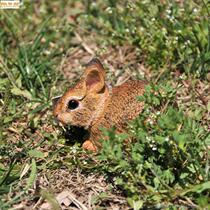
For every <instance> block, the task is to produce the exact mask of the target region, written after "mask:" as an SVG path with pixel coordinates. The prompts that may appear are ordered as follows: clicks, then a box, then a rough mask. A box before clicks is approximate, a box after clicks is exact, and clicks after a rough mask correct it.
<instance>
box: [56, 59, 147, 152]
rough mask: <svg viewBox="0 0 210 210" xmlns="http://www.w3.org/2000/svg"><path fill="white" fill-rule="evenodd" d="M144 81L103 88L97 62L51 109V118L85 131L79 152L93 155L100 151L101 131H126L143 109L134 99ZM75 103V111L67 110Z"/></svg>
mask: <svg viewBox="0 0 210 210" xmlns="http://www.w3.org/2000/svg"><path fill="white" fill-rule="evenodd" d="M145 84H146V83H145V82H144V81H133V80H129V81H127V82H125V83H124V84H122V85H120V86H116V87H113V88H112V89H111V88H109V87H108V86H107V85H106V84H105V71H104V68H103V66H102V64H101V63H100V61H99V60H98V59H93V60H91V61H90V63H89V64H88V65H87V68H86V70H85V73H84V75H83V77H82V79H81V80H80V81H79V83H77V84H76V86H75V87H74V88H70V89H69V90H68V91H67V92H66V93H65V94H64V95H63V96H62V97H61V98H60V99H59V100H58V102H57V104H56V105H55V107H54V110H53V113H54V116H55V117H56V118H57V119H58V120H59V121H60V122H61V123H63V124H71V125H74V126H79V127H85V128H86V129H88V130H89V132H90V139H89V140H86V141H85V142H84V143H83V148H85V149H88V150H92V151H96V150H97V148H99V147H100V144H99V142H98V140H99V139H100V138H101V137H102V134H101V130H100V128H101V127H105V128H111V127H112V126H115V127H116V130H117V132H123V131H126V127H127V123H128V121H130V120H132V119H134V118H135V117H137V116H138V114H139V113H140V112H141V111H142V109H143V103H142V102H139V101H138V100H137V96H140V95H142V94H143V93H144V86H145ZM72 99H74V100H77V101H79V107H78V108H76V109H75V110H69V109H68V102H69V100H72Z"/></svg>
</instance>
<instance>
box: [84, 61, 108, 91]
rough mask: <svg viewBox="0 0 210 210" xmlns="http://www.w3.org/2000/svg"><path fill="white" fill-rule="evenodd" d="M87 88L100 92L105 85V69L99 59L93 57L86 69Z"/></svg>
mask: <svg viewBox="0 0 210 210" xmlns="http://www.w3.org/2000/svg"><path fill="white" fill-rule="evenodd" d="M85 83H86V88H87V90H88V91H90V92H95V93H98V92H100V91H101V90H102V89H103V88H104V86H105V70H104V68H103V66H102V64H101V62H100V61H99V60H98V59H96V58H95V59H92V60H91V61H90V62H89V63H88V64H87V67H86V70H85Z"/></svg>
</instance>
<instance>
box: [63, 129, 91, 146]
mask: <svg viewBox="0 0 210 210" xmlns="http://www.w3.org/2000/svg"><path fill="white" fill-rule="evenodd" d="M62 128H63V129H62V130H63V135H64V137H65V139H66V144H67V145H72V144H74V143H76V142H78V143H82V142H84V141H85V140H86V139H88V138H89V132H88V130H86V129H85V128H84V127H78V126H72V125H65V126H62Z"/></svg>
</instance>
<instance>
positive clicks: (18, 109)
mask: <svg viewBox="0 0 210 210" xmlns="http://www.w3.org/2000/svg"><path fill="white" fill-rule="evenodd" d="M209 15H210V4H209V2H208V1H193V0H189V1H183V2H182V1H180V2H177V1H169V2H168V1H162V2H159V1H150V0H145V1H129V2H127V1H112V0H109V1H108V0H107V1H97V3H91V2H90V1H82V0H80V1H74V0H71V1H52V2H50V3H49V2H48V3H47V2H45V1H43V2H41V3H31V2H29V1H24V6H23V7H22V8H21V9H19V10H15V11H12V10H0V116H1V120H0V206H1V208H2V209H9V208H12V207H14V205H15V204H20V203H24V202H25V201H26V200H27V202H28V205H32V206H33V205H35V203H36V202H37V200H38V199H39V198H40V197H44V198H46V199H47V197H49V196H47V195H48V192H44V191H42V190H40V189H36V188H35V183H37V182H38V181H39V180H40V177H41V176H42V175H45V174H47V176H50V175H49V174H53V173H54V172H55V171H57V170H59V169H60V168H62V167H64V168H65V170H66V171H69V173H70V174H71V173H75V169H77V170H81V171H82V173H83V174H85V175H87V176H88V174H92V173H93V174H97V175H103V176H104V177H105V178H106V179H107V185H110V187H109V188H110V189H109V193H113V195H115V194H116V193H115V189H117V193H118V194H121V196H123V198H124V199H125V200H126V201H127V205H128V206H130V207H131V208H133V209H141V208H144V209H149V208H151V209H154V208H157V209H188V208H195V209H209V208H210V204H209V203H210V200H209V197H210V177H209V168H210V165H209V149H210V136H209V124H210V120H209V114H210V98H209V89H208V88H209V74H210V22H209V17H210V16H209ZM77 34H79V36H81V38H82V41H81V40H78V36H77ZM87 43H88V44H87ZM84 44H86V45H84ZM85 46H88V47H90V49H91V51H93V53H94V55H96V56H98V57H102V58H103V57H105V60H106V61H107V63H108V64H109V65H111V66H112V67H114V68H115V70H116V72H113V70H112V69H109V68H108V67H109V65H107V68H106V69H107V72H108V78H109V79H110V81H112V83H115V82H116V81H117V79H118V77H121V76H122V75H123V74H124V73H125V74H126V73H127V74H129V75H130V76H132V77H134V78H140V77H142V75H139V74H138V75H136V72H137V71H138V70H139V68H140V67H139V65H140V64H141V65H143V66H144V67H145V68H146V69H147V70H145V72H144V74H143V77H145V78H147V79H149V81H150V85H149V86H148V87H147V90H146V92H145V95H144V96H143V97H141V98H139V99H138V100H143V101H145V108H144V111H143V113H142V114H141V115H140V116H139V117H138V118H137V119H136V120H135V121H134V122H131V123H130V125H129V126H130V128H129V131H128V133H127V134H121V135H116V134H115V133H114V130H111V131H105V133H106V135H107V136H108V137H109V138H110V141H104V142H103V144H104V145H103V149H102V150H101V151H100V153H99V154H98V155H93V154H89V153H87V152H85V151H82V149H81V147H80V144H79V143H76V144H75V145H74V146H67V145H66V144H65V139H64V137H63V135H61V133H60V132H58V130H59V128H58V126H57V125H56V123H55V122H54V119H53V117H52V111H51V110H52V103H51V99H52V98H53V97H54V96H56V95H58V94H61V93H63V91H64V90H65V89H66V88H68V86H70V85H71V84H72V83H73V82H74V81H75V80H74V79H71V81H69V80H68V78H67V76H66V75H67V74H69V73H71V74H73V77H74V78H78V77H79V75H81V71H80V69H81V65H80V64H81V63H83V62H84V61H81V60H82V59H81V60H79V58H77V56H78V55H77V56H74V54H73V52H74V50H75V49H79V50H81V54H82V58H83V57H84V58H85V57H88V56H89V58H91V56H92V55H90V54H88V53H87V51H86V50H87V49H86V47H85ZM95 46H96V47H95ZM125 47H129V49H131V51H132V52H131V54H132V53H134V54H132V56H131V58H128V59H124V60H122V59H121V56H124V57H123V58H125V57H126V55H127V54H126V53H125V55H124V54H123V53H122V52H123V49H125ZM119 49H120V50H121V51H120V50H119ZM120 52H121V54H120ZM129 52H130V51H129V50H128V52H127V53H128V54H129ZM71 53H72V54H71ZM69 54H70V56H69V59H70V62H69V64H68V65H70V70H68V71H67V70H64V75H63V74H61V71H60V70H61V69H62V68H63V63H64V62H66V60H65V56H66V55H69ZM87 54H88V56H87ZM131 54H129V55H131ZM78 57H79V56H78ZM75 60H78V62H76V61H75ZM131 60H133V63H130V61H131ZM102 61H103V60H102ZM74 62H75V63H76V64H75V63H74ZM142 71H143V70H142ZM117 72H120V73H117ZM113 75H115V76H116V77H114V76H113ZM113 77H114V78H113ZM125 138H129V139H130V141H131V143H130V144H127V145H124V144H123V140H124V139H125ZM64 179H65V177H64ZM32 191H33V192H34V193H32ZM49 191H50V189H49ZM51 199H53V198H50V199H48V200H51ZM106 199H107V196H106V195H104V194H101V195H98V197H96V198H94V201H93V203H94V205H96V206H97V207H98V208H102V209H103V208H104V204H103V200H104V202H105V201H106ZM51 202H52V201H51ZM105 203H106V202H105ZM118 204H119V205H120V203H118Z"/></svg>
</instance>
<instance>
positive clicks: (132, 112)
mask: <svg viewBox="0 0 210 210" xmlns="http://www.w3.org/2000/svg"><path fill="white" fill-rule="evenodd" d="M144 86H145V82H143V81H135V80H129V81H127V82H125V83H124V84H122V85H120V86H115V87H113V88H112V93H111V97H110V100H109V103H108V104H107V107H106V108H105V112H104V117H102V119H101V120H100V122H99V124H100V125H99V127H107V128H110V127H113V126H115V127H116V129H117V130H118V131H123V130H124V129H125V128H126V127H127V123H128V122H129V121H130V120H132V119H134V118H136V117H137V116H138V115H139V113H140V112H141V111H142V109H143V106H144V104H143V102H140V101H138V100H137V96H141V95H143V93H144Z"/></svg>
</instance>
